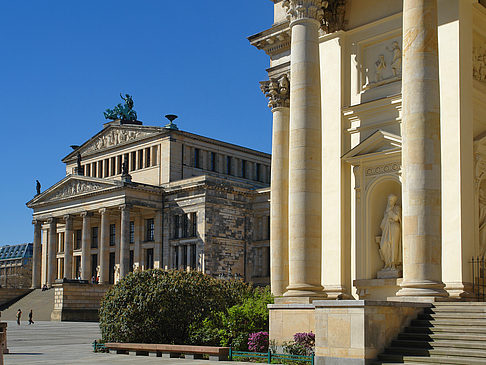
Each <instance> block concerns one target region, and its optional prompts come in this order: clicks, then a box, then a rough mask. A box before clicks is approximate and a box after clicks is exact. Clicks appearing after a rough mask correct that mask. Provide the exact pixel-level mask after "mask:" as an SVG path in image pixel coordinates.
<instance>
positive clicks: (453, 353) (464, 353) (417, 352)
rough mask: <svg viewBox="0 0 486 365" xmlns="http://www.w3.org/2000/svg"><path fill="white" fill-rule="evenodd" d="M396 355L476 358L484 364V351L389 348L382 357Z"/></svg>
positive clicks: (442, 348)
mask: <svg viewBox="0 0 486 365" xmlns="http://www.w3.org/2000/svg"><path fill="white" fill-rule="evenodd" d="M388 354H397V355H404V356H408V355H410V356H434V355H435V356H448V357H457V356H458V357H461V358H463V357H478V358H482V359H484V361H485V363H486V349H484V348H483V349H463V348H450V347H439V348H434V349H414V348H410V347H389V348H387V349H386V350H385V353H384V355H388Z"/></svg>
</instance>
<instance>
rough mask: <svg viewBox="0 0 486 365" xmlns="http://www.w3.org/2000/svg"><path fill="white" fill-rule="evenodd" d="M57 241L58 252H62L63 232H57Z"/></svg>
mask: <svg viewBox="0 0 486 365" xmlns="http://www.w3.org/2000/svg"><path fill="white" fill-rule="evenodd" d="M58 242H59V247H58V252H64V232H61V233H59V237H58Z"/></svg>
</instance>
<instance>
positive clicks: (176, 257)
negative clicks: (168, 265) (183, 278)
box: [172, 246, 179, 270]
mask: <svg viewBox="0 0 486 365" xmlns="http://www.w3.org/2000/svg"><path fill="white" fill-rule="evenodd" d="M178 265H179V247H178V246H175V247H174V262H173V265H172V267H173V268H174V269H176V270H178V269H179V267H178Z"/></svg>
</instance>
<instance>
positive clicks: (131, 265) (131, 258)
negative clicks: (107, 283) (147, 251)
mask: <svg viewBox="0 0 486 365" xmlns="http://www.w3.org/2000/svg"><path fill="white" fill-rule="evenodd" d="M134 258H135V256H134V253H133V250H130V263H129V265H128V270H129V271H130V272H133V265H134V262H135V260H134Z"/></svg>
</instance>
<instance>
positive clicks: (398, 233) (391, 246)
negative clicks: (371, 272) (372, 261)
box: [377, 194, 402, 279]
mask: <svg viewBox="0 0 486 365" xmlns="http://www.w3.org/2000/svg"><path fill="white" fill-rule="evenodd" d="M397 201H398V197H397V196H396V195H395V194H390V195H389V196H388V203H387V206H386V209H385V212H384V214H383V219H382V221H381V224H380V228H381V231H382V234H381V236H378V237H377V243H378V245H379V247H378V250H379V252H380V257H381V259H382V260H383V262H384V268H383V269H382V270H380V271H379V272H378V278H379V279H381V278H391V277H399V276H400V270H401V267H402V209H401V207H400V206H399V205H398V204H397Z"/></svg>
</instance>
